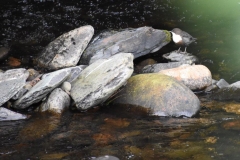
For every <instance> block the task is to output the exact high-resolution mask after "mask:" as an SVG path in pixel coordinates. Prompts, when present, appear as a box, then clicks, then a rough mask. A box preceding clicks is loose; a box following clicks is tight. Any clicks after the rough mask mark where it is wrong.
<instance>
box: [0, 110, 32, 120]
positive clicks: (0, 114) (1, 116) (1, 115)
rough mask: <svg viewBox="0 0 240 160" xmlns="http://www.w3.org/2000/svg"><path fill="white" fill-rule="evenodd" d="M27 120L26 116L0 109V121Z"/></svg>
mask: <svg viewBox="0 0 240 160" xmlns="http://www.w3.org/2000/svg"><path fill="white" fill-rule="evenodd" d="M27 118H29V116H28V115H24V114H21V113H17V112H14V111H11V110H9V109H7V108H3V107H0V121H13V120H21V119H27Z"/></svg>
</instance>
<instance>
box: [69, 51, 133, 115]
mask: <svg viewBox="0 0 240 160" xmlns="http://www.w3.org/2000/svg"><path fill="white" fill-rule="evenodd" d="M132 73H133V55H132V54H131V53H119V54H116V55H114V56H112V57H110V58H108V59H101V60H98V61H96V62H94V63H92V64H91V65H89V66H88V67H87V68H85V69H84V70H83V71H82V72H81V74H80V76H79V77H78V78H77V79H76V80H75V81H73V82H72V89H71V97H72V98H73V100H74V101H75V103H76V106H77V108H78V109H80V110H86V109H89V108H90V107H93V106H96V105H98V104H100V103H102V102H104V101H105V100H106V99H108V98H109V97H110V96H111V95H112V94H113V93H114V92H115V91H116V90H118V89H119V88H120V87H121V86H122V85H123V84H125V83H126V81H127V79H128V78H129V77H130V76H131V75H132Z"/></svg>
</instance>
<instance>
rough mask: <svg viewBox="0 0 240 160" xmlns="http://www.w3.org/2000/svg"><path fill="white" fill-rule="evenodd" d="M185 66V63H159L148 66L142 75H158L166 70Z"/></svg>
mask: <svg viewBox="0 0 240 160" xmlns="http://www.w3.org/2000/svg"><path fill="white" fill-rule="evenodd" d="M183 64H185V63H184V62H169V63H157V64H153V65H147V66H145V67H144V68H143V69H142V73H157V72H159V71H161V70H164V69H171V68H176V67H179V66H181V65H183Z"/></svg>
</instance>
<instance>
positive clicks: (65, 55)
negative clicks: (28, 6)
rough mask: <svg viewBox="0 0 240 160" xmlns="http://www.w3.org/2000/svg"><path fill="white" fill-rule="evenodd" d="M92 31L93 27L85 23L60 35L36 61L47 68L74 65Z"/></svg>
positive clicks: (55, 68)
mask: <svg viewBox="0 0 240 160" xmlns="http://www.w3.org/2000/svg"><path fill="white" fill-rule="evenodd" d="M93 33H94V29H93V27H92V26H90V25H87V26H83V27H80V28H77V29H74V30H72V31H70V32H67V33H65V34H63V35H61V36H60V37H58V38H57V39H55V40H54V41H52V42H51V43H49V44H48V46H47V47H46V48H45V49H44V50H43V51H42V53H41V55H40V56H39V57H38V58H37V59H36V62H37V63H38V65H39V66H40V67H44V68H46V69H48V70H57V69H60V68H66V67H72V66H75V65H76V64H77V63H78V61H79V59H80V57H81V55H82V53H83V51H84V50H85V48H86V47H87V45H88V43H89V41H90V40H91V38H92V36H93Z"/></svg>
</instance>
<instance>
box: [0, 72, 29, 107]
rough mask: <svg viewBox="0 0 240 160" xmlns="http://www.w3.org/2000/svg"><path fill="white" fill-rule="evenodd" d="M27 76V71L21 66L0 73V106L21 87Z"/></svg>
mask: <svg viewBox="0 0 240 160" xmlns="http://www.w3.org/2000/svg"><path fill="white" fill-rule="evenodd" d="M28 76H29V73H28V72H27V70H26V69H23V68H20V69H12V70H8V71H6V72H1V73H0V90H1V92H0V106H2V105H3V104H4V103H5V102H7V101H8V100H9V99H11V98H12V97H13V96H14V95H15V94H17V93H18V92H19V91H20V90H21V89H22V88H23V86H24V85H25V83H26V79H27V78H28Z"/></svg>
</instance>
